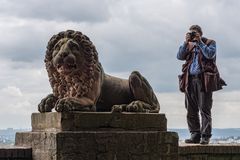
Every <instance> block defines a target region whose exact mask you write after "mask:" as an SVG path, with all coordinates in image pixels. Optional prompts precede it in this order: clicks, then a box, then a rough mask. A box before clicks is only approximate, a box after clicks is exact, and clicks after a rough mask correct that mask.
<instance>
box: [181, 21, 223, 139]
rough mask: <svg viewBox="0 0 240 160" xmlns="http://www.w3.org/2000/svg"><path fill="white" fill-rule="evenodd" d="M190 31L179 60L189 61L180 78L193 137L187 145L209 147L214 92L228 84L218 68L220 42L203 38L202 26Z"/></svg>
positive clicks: (192, 28)
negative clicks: (217, 53)
mask: <svg viewBox="0 0 240 160" xmlns="http://www.w3.org/2000/svg"><path fill="white" fill-rule="evenodd" d="M189 30H190V31H189V32H188V33H186V37H185V42H184V43H183V45H181V46H180V48H179V51H178V53H177V58H178V59H179V60H185V61H186V63H185V64H184V65H183V68H182V71H183V74H182V75H180V76H179V84H180V90H181V91H182V92H184V93H185V107H186V109H187V123H188V128H189V131H190V133H191V137H190V138H189V139H186V140H185V143H200V144H208V143H209V141H210V138H211V136H212V117H211V109H212V101H213V100H212V92H213V91H216V90H219V89H222V86H223V85H226V84H225V82H224V81H223V80H222V79H221V78H220V76H219V72H218V70H217V66H216V42H215V41H214V40H210V39H207V38H205V37H202V35H203V32H202V29H201V27H200V26H198V25H192V26H191V27H190V28H189ZM199 113H200V116H201V122H200V117H199Z"/></svg>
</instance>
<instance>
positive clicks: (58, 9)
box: [0, 0, 110, 22]
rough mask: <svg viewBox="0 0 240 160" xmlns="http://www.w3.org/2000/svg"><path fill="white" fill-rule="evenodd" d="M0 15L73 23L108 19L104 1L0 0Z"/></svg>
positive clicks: (106, 6)
mask: <svg viewBox="0 0 240 160" xmlns="http://www.w3.org/2000/svg"><path fill="white" fill-rule="evenodd" d="M0 14H1V15H5V16H9V15H10V16H16V17H20V18H36V19H45V20H60V21H74V22H101V21H106V20H108V19H109V17H110V15H109V12H108V5H107V3H106V1H105V0H103V1H98V0H87V1H82V0H80V1H79V0H71V1H66V0H51V1H48V0H41V1H39V0H21V1H19V0H10V1H9V0H2V1H1V2H0Z"/></svg>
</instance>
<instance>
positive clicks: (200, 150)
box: [179, 144, 240, 160]
mask: <svg viewBox="0 0 240 160" xmlns="http://www.w3.org/2000/svg"><path fill="white" fill-rule="evenodd" d="M179 160H240V145H239V144H209V145H186V144H180V146H179Z"/></svg>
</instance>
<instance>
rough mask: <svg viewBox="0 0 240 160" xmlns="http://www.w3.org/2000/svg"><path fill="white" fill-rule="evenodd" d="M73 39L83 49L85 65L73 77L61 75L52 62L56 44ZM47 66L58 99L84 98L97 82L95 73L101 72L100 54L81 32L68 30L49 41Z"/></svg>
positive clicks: (72, 74) (46, 58)
mask: <svg viewBox="0 0 240 160" xmlns="http://www.w3.org/2000/svg"><path fill="white" fill-rule="evenodd" d="M63 38H69V39H73V40H74V41H75V42H77V43H78V45H79V46H81V48H82V49H83V53H84V56H83V58H84V62H83V63H84V65H82V66H83V67H82V68H77V71H76V72H74V73H71V75H70V76H69V75H68V76H66V75H60V74H59V73H58V72H57V70H56V68H55V67H54V65H53V62H52V59H53V57H52V53H53V51H54V46H55V44H56V43H57V42H58V41H59V40H61V39H63ZM45 65H46V69H47V72H48V77H49V81H50V84H51V87H52V89H53V94H54V95H55V96H56V97H58V98H65V97H77V98H79V97H82V96H84V95H86V94H87V93H88V91H89V90H91V88H92V84H93V82H94V81H95V79H94V78H95V77H94V73H95V72H100V71H101V66H100V63H99V61H98V53H97V50H96V48H95V46H94V45H93V43H92V42H91V41H90V39H89V38H88V37H87V36H86V35H83V34H82V33H81V32H78V31H72V30H67V31H63V32H60V33H58V34H56V35H54V36H52V38H51V39H50V40H49V42H48V46H47V51H46V55H45Z"/></svg>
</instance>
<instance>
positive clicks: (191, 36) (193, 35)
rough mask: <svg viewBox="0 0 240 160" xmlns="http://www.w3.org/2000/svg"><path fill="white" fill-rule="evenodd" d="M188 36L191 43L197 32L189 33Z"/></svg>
mask: <svg viewBox="0 0 240 160" xmlns="http://www.w3.org/2000/svg"><path fill="white" fill-rule="evenodd" d="M188 34H189V35H190V41H193V39H194V38H195V37H196V34H197V32H196V31H191V32H188Z"/></svg>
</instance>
